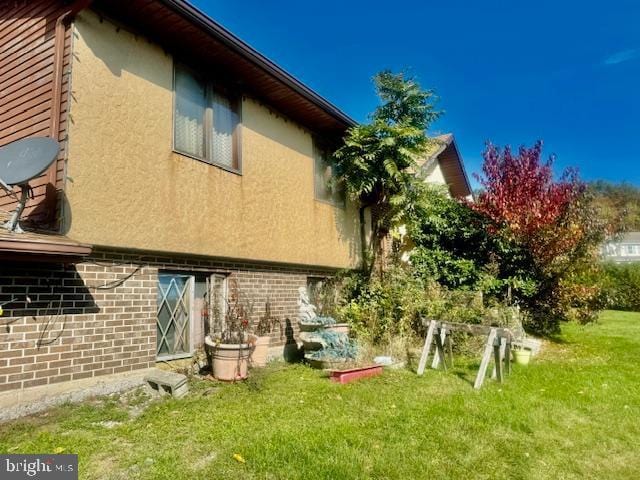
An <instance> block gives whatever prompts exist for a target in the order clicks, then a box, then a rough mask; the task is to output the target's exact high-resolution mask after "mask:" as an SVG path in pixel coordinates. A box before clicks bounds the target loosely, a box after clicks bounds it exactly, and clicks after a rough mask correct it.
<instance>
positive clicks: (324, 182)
mask: <svg viewBox="0 0 640 480" xmlns="http://www.w3.org/2000/svg"><path fill="white" fill-rule="evenodd" d="M313 156H314V183H315V195H316V199H317V200H321V201H323V202H329V203H332V204H334V205H336V206H339V207H344V206H345V203H346V200H345V197H346V196H345V191H344V188H343V186H341V185H340V184H336V183H335V182H334V180H333V179H334V177H335V171H334V169H335V167H334V166H333V165H332V163H331V160H330V158H331V156H330V154H329V150H328V149H327V148H325V147H323V146H322V145H319V144H318V143H317V142H315V141H314V145H313Z"/></svg>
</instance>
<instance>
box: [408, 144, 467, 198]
mask: <svg viewBox="0 0 640 480" xmlns="http://www.w3.org/2000/svg"><path fill="white" fill-rule="evenodd" d="M434 138H435V140H436V145H435V146H434V147H433V149H432V150H431V151H430V152H429V153H428V154H427V155H426V156H425V157H424V158H423V159H421V160H419V161H418V166H419V167H420V174H422V175H425V177H427V176H428V175H429V173H430V172H432V171H433V169H434V168H435V167H436V166H439V167H440V170H441V171H442V176H443V177H444V182H445V184H446V185H447V186H448V187H449V192H450V193H451V196H452V197H455V198H465V197H468V196H469V195H472V194H473V191H472V190H471V184H470V183H469V177H467V172H466V170H465V168H464V161H463V160H462V156H461V155H460V150H458V146H457V145H456V141H455V137H454V136H453V134H451V133H446V134H444V135H438V136H437V137H434Z"/></svg>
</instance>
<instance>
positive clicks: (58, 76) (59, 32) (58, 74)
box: [47, 0, 92, 214]
mask: <svg viewBox="0 0 640 480" xmlns="http://www.w3.org/2000/svg"><path fill="white" fill-rule="evenodd" d="M91 1H92V0H78V1H76V2H75V3H73V4H72V5H71V7H70V8H69V9H68V10H66V11H65V12H64V13H62V14H61V15H60V16H59V17H58V18H57V19H56V25H55V30H54V32H55V39H54V50H53V79H52V84H53V85H52V90H51V123H50V125H49V136H50V137H51V138H53V139H54V140H55V141H58V137H59V136H60V113H61V112H60V110H61V102H62V83H63V81H64V71H63V70H64V44H65V42H64V37H65V35H66V31H67V22H68V20H69V19H71V18H73V17H74V16H75V15H77V14H78V13H79V12H80V11H81V10H83V9H85V8H87V7H88V6H89V5H90V4H91ZM57 163H58V162H54V163H53V165H52V166H51V167H50V168H49V171H48V172H47V182H48V184H51V185H53V190H54V191H55V185H56V171H57ZM48 188H49V187H48ZM47 194H48V192H47ZM47 197H49V199H48V201H47V203H48V204H49V208H50V211H51V212H54V214H55V210H56V204H55V202H56V199H55V196H54V195H53V194H48V195H47Z"/></svg>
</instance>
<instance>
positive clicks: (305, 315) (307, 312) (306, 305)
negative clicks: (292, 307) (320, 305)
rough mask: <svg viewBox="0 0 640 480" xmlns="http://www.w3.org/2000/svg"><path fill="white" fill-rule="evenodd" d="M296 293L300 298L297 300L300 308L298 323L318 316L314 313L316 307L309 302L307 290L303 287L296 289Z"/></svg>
mask: <svg viewBox="0 0 640 480" xmlns="http://www.w3.org/2000/svg"><path fill="white" fill-rule="evenodd" d="M298 293H300V297H299V298H298V306H299V307H300V321H301V322H303V323H304V322H308V321H309V320H313V319H314V318H316V316H317V315H318V314H317V313H316V307H315V305H313V304H312V303H311V300H309V294H308V293H307V289H306V288H305V287H300V288H298Z"/></svg>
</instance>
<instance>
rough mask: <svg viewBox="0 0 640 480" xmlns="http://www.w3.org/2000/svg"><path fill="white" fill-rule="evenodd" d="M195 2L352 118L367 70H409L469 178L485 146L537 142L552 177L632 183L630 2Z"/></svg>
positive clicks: (637, 114)
mask: <svg viewBox="0 0 640 480" xmlns="http://www.w3.org/2000/svg"><path fill="white" fill-rule="evenodd" d="M194 3H195V5H196V6H198V7H199V8H201V9H202V10H203V11H205V12H206V13H207V14H208V15H209V16H211V17H212V18H214V19H215V20H217V21H218V22H220V23H221V24H223V25H224V26H225V27H226V28H228V29H229V30H231V31H232V32H233V33H235V34H236V35H238V36H239V37H240V38H242V39H243V40H244V41H246V42H247V43H249V44H250V45H252V46H253V47H254V48H256V49H257V50H259V51H260V52H261V53H263V54H264V55H266V56H267V57H269V58H270V59H272V60H273V61H275V62H276V63H278V64H279V65H280V66H282V67H283V68H284V69H285V70H287V71H289V72H290V73H292V74H293V75H294V76H296V77H297V78H299V79H300V80H302V81H303V82H304V83H306V84H307V85H309V86H310V87H311V88H313V89H314V90H316V91H317V92H318V93H320V94H321V95H323V96H325V97H326V98H327V99H329V100H330V101H332V102H333V103H334V104H336V105H337V106H338V107H340V108H341V109H342V110H344V111H345V112H346V113H347V114H349V115H351V116H352V117H353V118H354V119H356V120H358V121H363V120H365V119H366V118H367V114H368V113H369V112H371V111H372V110H373V109H374V108H375V106H376V104H377V101H376V97H375V94H374V91H373V87H372V84H371V77H372V76H373V75H374V74H375V73H376V72H378V71H380V70H382V69H386V68H389V69H392V70H395V71H399V70H404V71H406V72H409V73H411V74H413V75H414V76H416V77H417V78H418V80H419V81H420V83H421V84H422V85H423V87H426V88H431V89H433V90H435V91H436V93H437V94H438V96H439V97H440V101H439V104H438V106H439V107H440V108H441V109H442V110H444V111H445V114H444V116H443V117H442V118H441V120H439V121H438V122H437V123H436V124H435V125H433V128H432V133H444V132H453V133H454V134H455V136H456V139H457V142H458V145H459V147H460V149H461V150H462V155H463V157H464V159H465V163H466V165H467V170H468V171H469V172H476V171H478V170H479V168H480V164H481V163H480V162H481V152H482V149H483V147H484V143H485V141H486V140H491V141H493V142H494V143H497V144H500V145H504V144H510V145H512V146H518V145H520V144H523V143H525V144H532V143H533V142H534V141H535V140H536V139H542V140H543V141H544V144H545V154H549V153H554V154H555V155H556V156H557V160H556V169H557V170H559V169H561V168H563V167H565V166H569V165H571V166H577V167H578V169H579V171H580V173H581V175H582V177H583V178H585V179H588V180H592V179H598V178H603V179H607V180H610V181H616V182H619V181H627V182H631V183H634V184H636V185H638V186H640V165H639V164H640V154H639V153H638V142H639V141H640V1H637V0H609V1H607V2H593V1H589V0H586V1H573V0H572V1H563V0H556V1H555V2H552V1H548V0H536V1H517V0H512V1H497V0H483V1H473V0H467V1H461V0H447V1H438V2H431V1H419V0H411V1H408V0H405V1H400V2H380V1H378V0H370V1H364V0H363V1H360V0H358V1H350V0H324V1H322V2H315V1H313V2H312V1H310V2H299V1H289V0H287V1H284V0H272V1H270V2H264V1H261V2H260V1H256V0H245V1H244V2H242V3H241V4H239V3H238V2H230V1H228V0H225V1H217V0H216V1H213V0H195V1H194ZM239 5H242V8H241V9H240V10H239V9H238V6H239Z"/></svg>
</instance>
